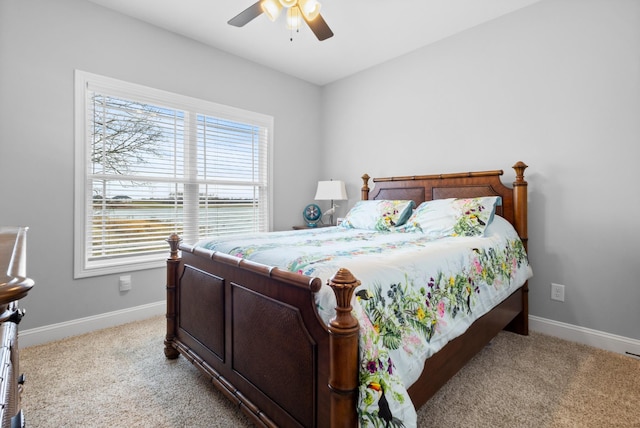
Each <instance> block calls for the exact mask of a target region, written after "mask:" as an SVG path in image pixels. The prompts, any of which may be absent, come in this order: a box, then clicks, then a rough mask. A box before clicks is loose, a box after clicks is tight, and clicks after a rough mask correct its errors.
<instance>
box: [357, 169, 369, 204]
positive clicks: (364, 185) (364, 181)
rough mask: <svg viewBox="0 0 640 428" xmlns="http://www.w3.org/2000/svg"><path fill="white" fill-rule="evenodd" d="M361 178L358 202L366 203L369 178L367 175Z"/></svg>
mask: <svg viewBox="0 0 640 428" xmlns="http://www.w3.org/2000/svg"><path fill="white" fill-rule="evenodd" d="M361 178H362V189H360V190H361V195H360V200H362V201H366V200H368V199H369V179H370V178H371V177H369V174H364V175H363V176H362V177H361Z"/></svg>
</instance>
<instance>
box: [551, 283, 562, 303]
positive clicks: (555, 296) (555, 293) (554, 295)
mask: <svg viewBox="0 0 640 428" xmlns="http://www.w3.org/2000/svg"><path fill="white" fill-rule="evenodd" d="M551 300H557V301H558V302H564V285H562V284H553V283H552V284H551Z"/></svg>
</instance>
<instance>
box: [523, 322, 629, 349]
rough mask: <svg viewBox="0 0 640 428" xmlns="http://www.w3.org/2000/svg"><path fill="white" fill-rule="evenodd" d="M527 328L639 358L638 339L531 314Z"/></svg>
mask: <svg viewBox="0 0 640 428" xmlns="http://www.w3.org/2000/svg"><path fill="white" fill-rule="evenodd" d="M529 328H530V329H531V330H532V331H536V332H538V333H543V334H547V335H549V336H554V337H558V338H560V339H564V340H569V341H571V342H577V343H582V344H583V345H589V346H593V347H594V348H599V349H604V350H605V351H611V352H615V353H618V354H623V355H627V356H630V357H634V358H640V340H637V339H631V338H628V337H624V336H617V335H615V334H610V333H605V332H602V331H598V330H592V329H590V328H585V327H579V326H576V325H573V324H567V323H563V322H559V321H553V320H550V319H546V318H540V317H536V316H533V315H530V316H529Z"/></svg>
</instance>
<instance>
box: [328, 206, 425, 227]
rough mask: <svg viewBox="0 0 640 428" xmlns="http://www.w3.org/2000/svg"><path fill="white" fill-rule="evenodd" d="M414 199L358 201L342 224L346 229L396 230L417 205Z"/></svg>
mask: <svg viewBox="0 0 640 428" xmlns="http://www.w3.org/2000/svg"><path fill="white" fill-rule="evenodd" d="M415 206H416V205H415V202H413V201H402V200H397V201H389V200H379V201H376V200H370V201H358V202H356V204H355V205H354V206H353V208H351V210H349V212H348V213H347V215H346V217H345V218H344V220H343V221H342V223H341V224H340V226H341V227H344V228H345V229H367V230H381V231H389V230H394V229H395V228H396V227H398V226H400V225H402V224H404V222H405V221H407V219H408V218H409V216H410V215H411V213H412V212H413V208H414V207H415Z"/></svg>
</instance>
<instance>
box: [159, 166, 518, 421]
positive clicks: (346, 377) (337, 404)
mask: <svg viewBox="0 0 640 428" xmlns="http://www.w3.org/2000/svg"><path fill="white" fill-rule="evenodd" d="M526 168H527V166H526V165H525V164H524V163H522V162H518V163H517V164H516V165H514V169H515V171H516V181H515V182H514V183H513V184H514V186H513V188H507V187H506V186H504V185H503V184H502V183H501V181H500V179H499V177H500V175H502V171H500V170H498V171H485V172H473V173H464V174H444V175H442V174H441V175H429V176H418V177H416V176H412V177H391V178H383V179H374V182H376V188H375V189H374V191H371V192H370V189H369V187H368V180H369V177H368V176H366V175H365V176H364V177H363V180H364V185H363V188H362V195H363V199H413V200H414V201H415V202H416V205H418V204H419V203H421V202H423V201H425V200H430V199H439V198H446V197H476V196H488V195H498V196H501V197H502V205H501V206H500V207H499V210H498V214H499V215H502V216H503V217H505V218H506V219H507V220H509V221H510V222H511V223H512V224H514V226H515V228H516V230H517V231H518V234H519V235H520V237H521V239H522V241H523V243H524V245H525V248H526V245H527V239H528V237H527V182H526V181H524V170H525V169H526ZM168 242H169V244H170V246H171V256H170V257H169V259H168V260H167V335H166V339H165V350H164V352H165V355H166V356H167V357H168V358H177V357H178V356H179V355H183V356H184V357H185V358H187V359H188V360H189V361H191V362H192V363H193V364H194V365H195V366H197V367H198V368H199V369H200V370H202V371H203V372H204V373H205V374H207V375H208V376H210V377H211V379H212V382H213V384H214V385H215V386H216V387H217V388H218V389H220V390H221V391H222V392H223V393H224V394H225V395H226V396H227V397H228V398H229V399H230V400H231V401H232V402H233V403H235V404H236V405H238V406H239V407H240V408H241V409H242V410H243V411H244V412H245V413H246V414H247V415H248V416H249V417H251V418H252V420H253V421H254V422H255V424H256V425H257V426H265V427H275V426H283V427H355V426H357V423H358V421H357V411H356V402H357V388H358V384H357V382H358V323H357V321H356V319H355V318H354V317H353V316H352V315H351V309H352V308H351V306H350V302H351V297H352V295H353V291H354V289H355V287H357V285H358V284H359V282H358V281H357V279H355V278H354V277H353V276H352V275H351V273H350V272H349V271H347V270H344V269H341V270H340V271H339V272H337V273H336V274H335V275H334V277H333V278H332V279H331V280H330V281H329V285H330V286H331V287H332V288H333V290H334V292H335V294H336V300H337V307H336V317H335V318H334V319H333V320H332V321H331V322H330V324H329V325H328V326H327V325H325V324H324V323H323V321H322V320H321V319H320V318H319V316H318V314H317V311H316V308H315V299H314V293H316V292H317V291H318V290H319V289H320V287H321V286H322V284H321V281H320V279H318V278H311V277H307V276H304V275H299V274H295V273H291V272H287V271H284V270H280V269H278V268H271V267H268V266H264V265H260V264H256V263H252V262H249V261H246V260H240V259H238V258H236V257H232V256H229V255H225V254H220V253H215V252H211V251H208V250H204V249H201V248H194V247H192V246H189V245H184V244H181V243H180V238H179V237H178V236H177V235H173V236H172V237H171V238H170V239H169V240H168ZM180 252H181V256H180ZM527 294H528V287H527V284H526V283H525V284H524V285H523V286H522V287H521V288H520V289H518V290H517V291H516V292H514V293H513V294H512V295H511V296H510V297H509V298H508V299H507V300H505V301H504V302H503V303H502V304H500V305H499V306H497V307H496V308H494V309H493V310H492V311H491V312H489V313H488V314H486V315H484V316H483V317H481V318H480V319H478V320H477V321H476V322H475V323H474V324H473V325H472V326H471V327H470V328H469V330H468V331H467V332H466V333H465V334H464V335H462V336H460V337H458V338H456V339H455V340H453V341H452V342H450V343H449V344H447V345H446V346H445V347H444V348H443V349H442V350H441V351H440V352H438V353H437V354H436V355H434V356H433V357H431V358H430V359H429V360H427V362H426V365H425V369H424V371H423V374H422V377H421V378H420V380H419V381H418V382H416V383H415V384H414V385H413V386H412V387H411V388H410V389H409V393H410V396H411V399H412V400H413V402H414V403H415V404H416V405H418V406H419V405H421V404H423V403H424V402H425V401H427V400H428V399H429V398H430V397H431V396H432V395H433V394H434V393H435V392H436V391H437V390H438V389H439V388H440V387H441V386H442V385H444V383H446V382H447V380H448V379H450V378H451V377H452V376H453V375H455V373H456V372H457V371H458V370H459V369H460V368H461V367H462V366H463V365H464V364H465V363H466V362H467V361H468V360H469V359H470V358H471V357H472V356H473V355H475V354H476V353H477V352H478V351H479V350H481V349H482V347H484V346H485V345H486V343H488V342H489V340H491V338H493V337H494V336H495V335H496V334H497V333H498V332H499V331H500V330H501V329H503V328H505V327H508V328H510V329H512V330H514V331H517V332H518V333H520V334H527V333H528V303H527ZM249 308H250V310H249Z"/></svg>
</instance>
